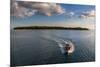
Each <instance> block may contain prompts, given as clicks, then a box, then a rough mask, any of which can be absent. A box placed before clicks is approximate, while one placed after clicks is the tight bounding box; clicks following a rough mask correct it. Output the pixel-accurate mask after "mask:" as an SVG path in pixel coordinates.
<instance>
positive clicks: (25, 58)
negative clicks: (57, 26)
mask: <svg viewBox="0 0 100 67" xmlns="http://www.w3.org/2000/svg"><path fill="white" fill-rule="evenodd" d="M59 39H63V40H65V41H66V40H72V41H73V43H74V46H75V51H74V52H73V53H72V54H71V55H69V56H67V55H64V54H63V53H62V52H61V50H60V48H59V46H58V43H56V42H55V40H59ZM90 61H95V34H94V31H93V30H89V31H85V30H84V31H79V30H16V31H11V65H12V66H23V65H41V64H56V63H74V62H90Z"/></svg>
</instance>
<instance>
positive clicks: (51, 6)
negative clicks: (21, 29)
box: [11, 0, 65, 17]
mask: <svg viewBox="0 0 100 67" xmlns="http://www.w3.org/2000/svg"><path fill="white" fill-rule="evenodd" d="M63 13H65V10H64V9H63V8H62V7H61V6H60V5H58V4H56V3H44V2H26V1H17V0H11V15H12V16H16V17H25V16H32V15H35V14H39V15H46V16H52V15H54V14H63Z"/></svg>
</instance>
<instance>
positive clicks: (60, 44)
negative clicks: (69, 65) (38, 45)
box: [43, 35, 75, 53]
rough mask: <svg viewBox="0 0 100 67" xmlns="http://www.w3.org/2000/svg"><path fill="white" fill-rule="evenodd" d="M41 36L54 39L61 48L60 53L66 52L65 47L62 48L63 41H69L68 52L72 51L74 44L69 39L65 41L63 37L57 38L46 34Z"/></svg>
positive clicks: (63, 45)
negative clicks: (69, 47)
mask: <svg viewBox="0 0 100 67" xmlns="http://www.w3.org/2000/svg"><path fill="white" fill-rule="evenodd" d="M43 38H46V39H49V40H52V41H55V42H56V43H57V44H58V46H59V48H60V50H61V53H65V52H66V51H65V49H64V48H65V46H66V45H65V44H64V43H70V46H71V49H70V50H69V51H68V52H69V53H73V52H74V50H75V48H74V44H73V43H72V42H71V41H70V40H67V41H65V40H64V39H58V38H55V37H51V36H46V35H45V36H44V37H43Z"/></svg>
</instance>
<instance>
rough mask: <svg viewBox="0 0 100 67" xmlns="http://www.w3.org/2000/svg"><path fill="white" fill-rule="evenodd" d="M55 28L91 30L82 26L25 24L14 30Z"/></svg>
mask: <svg viewBox="0 0 100 67" xmlns="http://www.w3.org/2000/svg"><path fill="white" fill-rule="evenodd" d="M34 29H43V30H45V29H55V30H89V29H88V28H82V27H60V26H23V27H15V28H14V30H34Z"/></svg>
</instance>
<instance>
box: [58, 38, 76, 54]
mask: <svg viewBox="0 0 100 67" xmlns="http://www.w3.org/2000/svg"><path fill="white" fill-rule="evenodd" d="M58 44H59V47H60V49H61V52H62V53H63V54H67V55H70V54H72V53H73V52H74V50H75V47H74V44H73V42H72V41H70V40H67V41H65V40H62V42H60V43H58Z"/></svg>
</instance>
